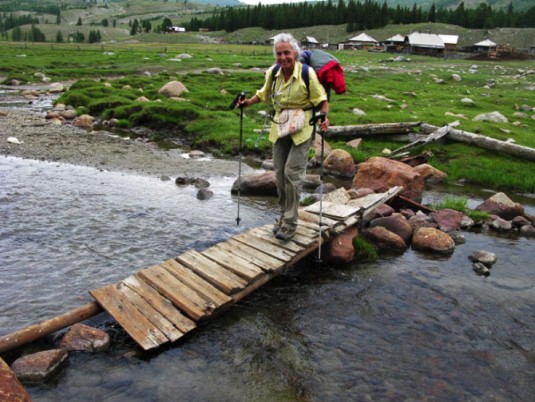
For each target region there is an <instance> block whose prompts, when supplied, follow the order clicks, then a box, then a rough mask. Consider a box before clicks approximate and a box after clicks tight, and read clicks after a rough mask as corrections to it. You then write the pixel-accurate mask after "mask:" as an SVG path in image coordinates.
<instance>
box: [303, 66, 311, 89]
mask: <svg viewBox="0 0 535 402" xmlns="http://www.w3.org/2000/svg"><path fill="white" fill-rule="evenodd" d="M309 68H310V66H309V65H308V64H303V69H302V70H301V77H303V81H305V85H306V86H307V91H308V92H309V93H310V73H309V71H308V69H309Z"/></svg>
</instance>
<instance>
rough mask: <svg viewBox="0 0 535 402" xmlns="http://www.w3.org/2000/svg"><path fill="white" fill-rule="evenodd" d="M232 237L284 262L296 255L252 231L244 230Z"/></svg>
mask: <svg viewBox="0 0 535 402" xmlns="http://www.w3.org/2000/svg"><path fill="white" fill-rule="evenodd" d="M232 239H235V240H238V241H239V242H241V243H243V244H246V245H248V246H250V247H252V248H254V249H256V250H258V251H260V252H262V253H265V254H268V255H270V256H272V257H273V258H276V259H278V260H281V261H284V262H288V261H290V260H291V259H292V258H293V256H294V255H295V253H291V252H289V251H287V250H285V249H284V248H282V247H279V246H277V245H274V244H273V243H271V242H270V241H269V240H264V239H263V238H261V237H257V236H254V235H253V234H252V233H249V232H244V233H240V234H238V235H236V236H232Z"/></svg>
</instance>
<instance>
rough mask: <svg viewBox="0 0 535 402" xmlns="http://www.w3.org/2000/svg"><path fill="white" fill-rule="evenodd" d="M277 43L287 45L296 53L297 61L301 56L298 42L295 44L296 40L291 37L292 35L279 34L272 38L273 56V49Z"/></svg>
mask: <svg viewBox="0 0 535 402" xmlns="http://www.w3.org/2000/svg"><path fill="white" fill-rule="evenodd" d="M279 43H288V44H289V45H290V46H291V47H292V49H293V50H294V51H295V52H296V53H297V59H299V56H301V47H300V46H299V42H297V40H296V39H295V38H294V37H293V36H292V34H289V33H280V34H278V35H275V36H274V37H273V54H275V47H276V46H277V45H278V44H279Z"/></svg>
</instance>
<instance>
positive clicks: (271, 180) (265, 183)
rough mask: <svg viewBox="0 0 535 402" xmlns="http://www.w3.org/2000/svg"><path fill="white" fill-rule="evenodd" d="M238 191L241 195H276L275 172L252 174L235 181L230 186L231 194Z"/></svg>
mask: <svg viewBox="0 0 535 402" xmlns="http://www.w3.org/2000/svg"><path fill="white" fill-rule="evenodd" d="M238 189H239V190H240V194H241V195H272V196H276V195H277V183H276V180H275V172H264V173H252V174H248V175H245V176H242V177H241V179H240V178H239V179H236V181H235V182H234V184H233V185H232V189H231V192H232V193H233V194H235V193H237V192H238Z"/></svg>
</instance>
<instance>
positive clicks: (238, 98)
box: [229, 92, 245, 110]
mask: <svg viewBox="0 0 535 402" xmlns="http://www.w3.org/2000/svg"><path fill="white" fill-rule="evenodd" d="M244 100H245V92H242V93H239V94H238V95H236V97H235V98H234V100H233V101H232V103H231V104H230V107H229V109H230V110H232V109H234V108H235V107H236V106H238V104H239V102H242V101H244ZM239 108H240V109H243V105H240V106H239Z"/></svg>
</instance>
